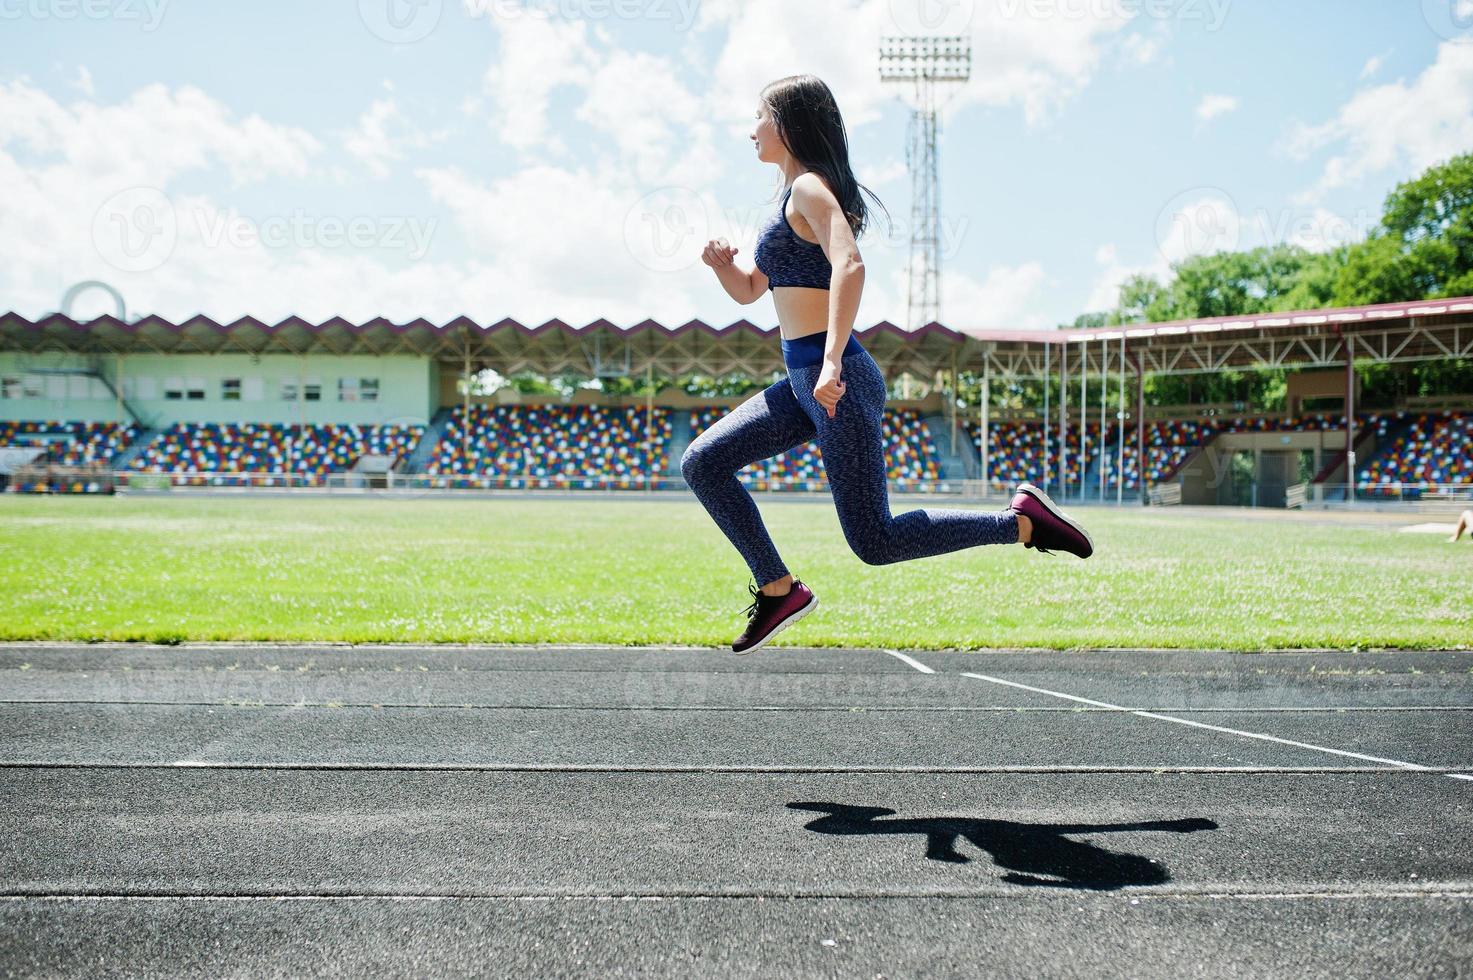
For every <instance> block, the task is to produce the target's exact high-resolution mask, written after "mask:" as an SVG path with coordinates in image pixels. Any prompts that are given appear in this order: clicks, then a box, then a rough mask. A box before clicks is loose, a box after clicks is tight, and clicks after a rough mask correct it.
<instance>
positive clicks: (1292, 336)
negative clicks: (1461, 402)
mask: <svg viewBox="0 0 1473 980" xmlns="http://www.w3.org/2000/svg"><path fill="white" fill-rule="evenodd" d="M855 333H856V335H857V336H858V337H859V340H860V343H862V344H864V346H865V347H866V348H867V349H868V350H869V351H870V353H871V354H872V355H874V358H875V360H876V361H878V362H879V363H880V365H881V366H882V367H883V368H884V369H885V370H886V372H887V373H889V374H891V375H893V374H895V373H898V372H901V371H910V372H912V373H914V374H917V375H921V376H930V375H933V374H934V373H935V372H937V371H943V370H950V369H951V368H952V367H953V366H955V367H956V368H957V369H959V370H963V371H980V370H982V369H983V366H984V364H985V365H986V366H987V367H988V368H989V369H990V370H991V371H992V372H993V373H995V374H1000V375H1019V376H1030V375H1038V374H1041V373H1042V372H1043V371H1044V369H1045V365H1046V364H1047V365H1048V367H1049V368H1050V369H1051V370H1057V369H1058V366H1059V361H1060V358H1061V357H1067V359H1068V361H1069V371H1070V374H1072V375H1075V376H1077V372H1078V369H1079V364H1080V362H1081V360H1082V361H1083V362H1084V363H1085V364H1086V365H1087V367H1088V370H1089V371H1090V372H1091V373H1096V372H1099V371H1101V370H1107V371H1110V372H1112V373H1113V372H1115V371H1118V370H1119V369H1120V353H1121V347H1122V341H1123V346H1124V351H1125V354H1126V364H1127V365H1128V366H1129V368H1130V369H1131V370H1133V369H1134V366H1135V365H1136V363H1137V361H1138V362H1139V364H1140V366H1141V368H1142V369H1143V370H1145V371H1147V372H1149V373H1160V374H1201V373H1211V372H1216V371H1220V370H1223V369H1225V368H1252V367H1294V368H1311V367H1330V366H1335V365H1340V366H1343V365H1344V364H1345V351H1346V348H1347V345H1349V347H1350V348H1351V349H1352V350H1353V351H1354V355H1355V358H1356V359H1357V360H1367V361H1376V362H1404V361H1418V360H1438V359H1443V358H1456V357H1469V356H1473V297H1461V298H1458V299H1446V300H1426V301H1421V302H1416V303H1386V304H1380V305H1376V306H1356V307H1346V308H1342V309H1324V310H1303V311H1297V312H1287V313H1264V314H1254V315H1251V316H1238V317H1212V318H1208V319H1201V320H1182V321H1175V322H1171V323H1140V324H1131V325H1127V326H1116V327H1106V328H1099V329H1073V330H973V329H967V330H955V329H952V328H950V327H946V326H943V325H942V324H940V323H934V322H933V323H928V324H926V325H925V326H924V327H921V328H920V329H918V330H913V331H911V330H904V329H902V328H900V327H897V326H896V325H895V324H893V323H890V322H888V321H881V322H880V323H877V324H875V325H873V326H870V327H857V328H856V330H855ZM0 350H8V351H17V352H24V353H33V354H39V353H45V352H58V353H71V354H84V355H106V354H135V353H159V354H223V353H238V354H240V353H243V354H293V355H306V356H313V357H319V356H333V355H345V354H369V355H375V354H376V355H385V354H410V355H417V356H421V357H432V358H434V359H436V360H437V361H440V362H441V363H442V364H444V365H445V366H446V367H447V368H451V369H453V370H456V371H459V370H461V369H462V367H463V365H464V364H465V363H466V361H467V360H468V361H469V363H470V365H471V368H472V370H478V369H481V368H487V367H489V368H493V369H495V370H497V371H499V372H501V373H503V374H510V373H513V372H517V371H537V372H540V373H544V374H551V373H560V372H572V373H586V374H588V375H591V376H595V375H618V374H640V373H643V372H644V370H645V368H646V366H648V365H653V366H654V367H655V368H656V369H658V370H660V371H662V372H666V373H687V372H700V373H703V374H712V375H725V374H732V373H747V374H751V375H755V376H766V375H770V374H771V373H773V372H775V371H780V370H781V369H782V352H781V347H780V344H779V338H778V332H777V328H776V327H767V328H763V327H759V326H757V325H756V324H754V323H751V322H749V321H747V320H738V321H736V322H735V323H732V324H730V325H728V326H726V327H722V328H717V327H714V326H711V325H710V324H707V323H704V322H702V321H700V320H692V321H690V322H689V323H685V324H682V325H680V326H678V327H667V326H664V325H663V324H660V323H658V322H656V321H654V320H645V321H643V322H642V323H637V324H634V325H633V326H630V327H620V326H617V325H615V324H613V323H611V322H609V321H608V320H603V319H599V320H595V321H593V322H592V323H588V324H585V325H583V326H581V327H575V326H571V325H569V324H567V323H564V322H563V321H561V320H549V321H547V322H546V323H542V324H538V325H536V326H527V325H525V324H522V323H519V322H517V321H516V320H511V319H503V320H500V321H498V322H496V323H491V324H489V325H483V324H480V323H477V322H476V321H474V320H472V319H470V318H469V317H464V316H462V317H457V318H456V319H454V320H451V321H450V322H448V323H445V324H441V325H438V326H437V325H435V324H433V323H430V322H429V321H428V320H423V319H419V320H413V321H411V322H409V323H404V324H395V323H392V322H390V321H388V320H386V319H383V318H377V319H373V320H369V321H368V322H366V323H362V324H354V323H350V322H349V321H347V320H344V319H342V318H341V317H333V318H332V319H329V320H325V321H323V322H322V323H317V324H313V323H309V322H308V321H306V320H303V319H301V318H300V317H296V316H291V317H287V318H286V319H285V320H282V321H281V322H279V323H274V324H269V323H265V322H262V321H260V320H257V319H255V318H253V317H244V318H242V319H239V320H235V321H233V322H231V323H223V324H222V323H218V322H216V321H215V320H212V319H210V318H209V317H206V316H195V317H191V318H190V319H187V320H183V321H179V322H177V323H176V322H171V321H169V320H166V319H164V318H162V317H157V316H145V317H142V318H140V319H137V320H134V321H132V322H124V321H122V320H119V319H118V318H116V317H113V316H100V317H97V318H96V319H93V320H86V321H78V320H73V319H72V318H70V317H67V316H64V315H62V314H60V313H55V314H49V315H47V316H43V317H40V318H39V319H36V320H29V319H27V318H26V317H24V316H21V315H20V314H17V313H6V314H3V315H0Z"/></svg>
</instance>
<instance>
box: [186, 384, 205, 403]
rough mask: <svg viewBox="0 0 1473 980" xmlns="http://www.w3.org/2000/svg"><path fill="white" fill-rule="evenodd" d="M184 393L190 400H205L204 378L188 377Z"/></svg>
mask: <svg viewBox="0 0 1473 980" xmlns="http://www.w3.org/2000/svg"><path fill="white" fill-rule="evenodd" d="M185 395H186V397H187V398H188V399H189V400H190V401H192V402H202V401H204V400H205V379H204V378H190V379H189V387H188V388H186V389H185Z"/></svg>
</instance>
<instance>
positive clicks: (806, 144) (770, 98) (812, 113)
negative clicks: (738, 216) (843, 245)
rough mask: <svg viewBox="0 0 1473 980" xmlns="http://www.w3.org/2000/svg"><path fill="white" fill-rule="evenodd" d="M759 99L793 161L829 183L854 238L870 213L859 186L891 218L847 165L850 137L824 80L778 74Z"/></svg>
mask: <svg viewBox="0 0 1473 980" xmlns="http://www.w3.org/2000/svg"><path fill="white" fill-rule="evenodd" d="M759 98H760V99H761V100H762V101H763V102H765V103H766V104H767V108H768V110H769V111H770V112H771V113H772V118H773V122H774V123H776V125H777V132H778V135H779V136H781V137H782V140H783V143H784V144H786V146H787V148H788V152H789V153H791V154H792V155H793V159H795V160H797V161H798V162H799V163H801V164H803V166H805V167H807V168H808V169H809V170H812V171H814V172H815V173H817V174H819V175H820V176H821V177H823V178H824V180H825V181H826V182H827V183H828V185H829V190H831V191H833V192H834V197H836V198H838V200H839V207H840V208H842V209H843V211H844V216H845V218H847V219H848V221H849V230H850V231H851V232H853V233H854V237H855V238H858V237H859V236H860V235H861V234H862V233H863V231H864V228H865V225H866V224H867V223H868V220H867V219H868V217H869V210H868V209H867V208H866V207H865V204H864V198H863V197H861V196H860V193H859V192H860V191H861V190H863V191H864V192H865V193H866V194H868V195H869V196H870V197H872V198H874V201H875V203H876V204H879V205H880V209H881V210H884V211H885V217H887V218H888V217H889V216H890V212H889V211H888V210H885V205H884V204H883V203H881V201H880V199H879V198H878V197H875V192H874V191H872V190H870V189H869V188H868V187H865V186H864V185H863V184H861V183H860V182H859V181H857V180H855V179H854V171H853V170H851V169H850V167H849V137H848V135H847V133H846V132H845V131H844V117H843V116H841V115H839V105H838V103H837V102H836V101H834V93H833V92H831V91H829V87H828V86H827V85H825V84H824V83H823V80H822V79H820V78H819V77H818V76H816V75H789V76H788V77H787V78H779V79H778V80H777V81H775V82H770V83H768V85H767V86H766V87H765V88H763V89H762V93H761V95H760V96H759ZM780 189H781V188H779V190H780Z"/></svg>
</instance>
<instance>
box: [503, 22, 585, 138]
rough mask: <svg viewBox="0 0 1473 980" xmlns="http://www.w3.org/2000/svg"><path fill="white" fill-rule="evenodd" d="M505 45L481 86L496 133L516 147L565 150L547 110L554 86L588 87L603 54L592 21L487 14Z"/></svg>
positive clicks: (556, 87) (555, 87)
mask: <svg viewBox="0 0 1473 980" xmlns="http://www.w3.org/2000/svg"><path fill="white" fill-rule="evenodd" d="M488 23H490V24H491V25H492V27H493V28H494V29H495V31H496V33H497V35H498V37H499V39H500V48H499V50H498V52H497V56H496V58H495V60H493V61H492V63H491V67H490V68H488V69H487V70H486V75H485V78H484V79H483V82H482V87H483V90H484V92H485V95H486V96H487V98H488V100H489V102H490V104H491V123H492V126H493V127H494V128H495V130H496V135H497V137H498V138H499V139H500V140H501V141H502V142H503V143H505V144H506V145H507V146H510V147H512V148H514V149H517V150H522V151H524V152H531V151H538V152H541V153H544V154H547V153H551V154H557V155H562V154H565V153H567V147H566V146H565V145H564V144H563V142H562V140H561V139H559V138H558V137H556V136H553V135H551V134H550V132H549V126H548V119H547V110H548V104H549V103H550V101H551V98H552V93H553V91H554V90H555V89H558V88H561V87H563V86H567V85H575V86H583V87H586V86H587V85H588V83H589V81H590V79H592V78H593V75H594V66H595V65H596V64H597V63H598V61H599V54H598V52H597V50H596V49H595V47H594V45H593V44H592V43H590V41H589V38H588V23H587V22H586V21H581V20H568V21H557V20H552V19H550V18H545V17H539V16H526V17H506V18H496V17H491V18H488Z"/></svg>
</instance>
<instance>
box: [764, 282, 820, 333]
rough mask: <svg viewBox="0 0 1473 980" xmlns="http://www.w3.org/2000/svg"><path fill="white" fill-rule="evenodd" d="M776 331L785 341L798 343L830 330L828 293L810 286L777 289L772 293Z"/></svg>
mask: <svg viewBox="0 0 1473 980" xmlns="http://www.w3.org/2000/svg"><path fill="white" fill-rule="evenodd" d="M772 302H773V305H774V306H776V307H777V324H778V330H779V331H780V332H781V333H782V337H783V339H784V340H797V339H798V338H799V337H806V336H808V335H809V334H814V333H823V332H824V331H826V330H827V329H828V328H829V291H828V290H827V289H817V288H815V287H813V286H778V287H776V288H774V289H773V290H772Z"/></svg>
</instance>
